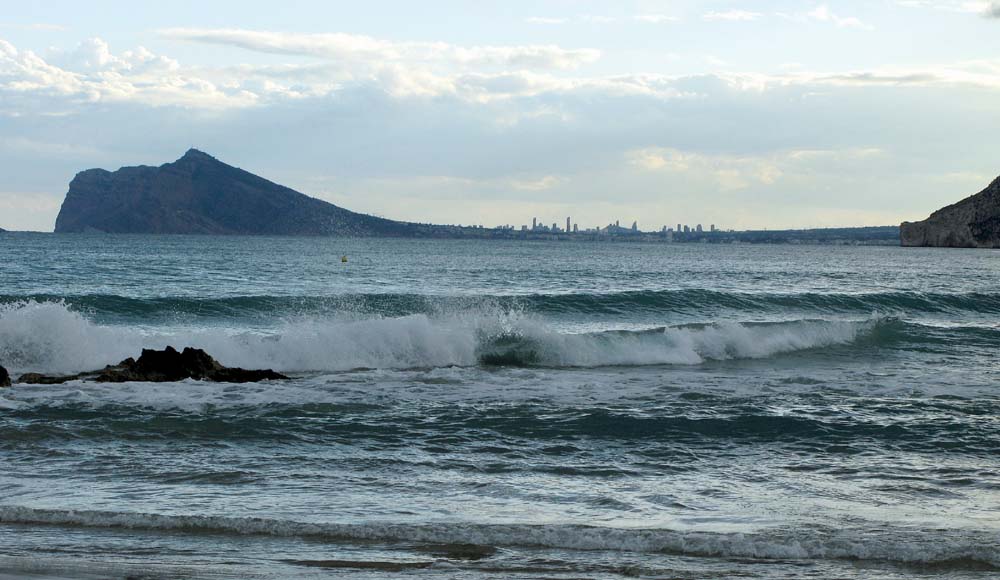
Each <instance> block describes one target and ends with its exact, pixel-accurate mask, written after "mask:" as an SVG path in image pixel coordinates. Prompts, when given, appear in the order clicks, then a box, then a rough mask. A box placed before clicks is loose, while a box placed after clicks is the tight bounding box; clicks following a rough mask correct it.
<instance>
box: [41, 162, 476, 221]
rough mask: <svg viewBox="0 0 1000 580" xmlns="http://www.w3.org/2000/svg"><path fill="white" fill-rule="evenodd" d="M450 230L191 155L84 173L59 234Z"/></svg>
mask: <svg viewBox="0 0 1000 580" xmlns="http://www.w3.org/2000/svg"><path fill="white" fill-rule="evenodd" d="M447 227H448V226H425V225H421V224H411V223H406V222H397V221H393V220H387V219H383V218H378V217H374V216H370V215H365V214H360V213H355V212H352V211H348V210H346V209H344V208H342V207H338V206H336V205H333V204H331V203H327V202H325V201H321V200H318V199H315V198H312V197H309V196H307V195H303V194H301V193H299V192H297V191H295V190H292V189H289V188H287V187H284V186H281V185H278V184H276V183H272V182H270V181H268V180H266V179H264V178H262V177H258V176H256V175H254V174H252V173H249V172H247V171H243V170H242V169H239V168H236V167H232V166H230V165H226V164H225V163H223V162H221V161H219V160H218V159H216V158H214V157H212V156H211V155H208V154H207V153H203V152H201V151H198V150H197V149H191V150H189V151H188V152H187V153H185V154H184V156H183V157H181V158H180V159H178V160H177V161H174V162H173V163H167V164H165V165H161V166H159V167H149V166H139V167H122V168H121V169H119V170H118V171H115V172H110V171H105V170H103V169H88V170H87V171H82V172H80V173H78V174H77V175H76V177H74V178H73V181H72V182H70V184H69V192H68V193H67V194H66V199H65V200H64V201H63V204H62V208H61V209H60V210H59V216H58V217H57V218H56V227H55V231H56V232H109V233H143V234H261V235H337V236H393V237H404V236H420V237H424V236H433V235H435V232H437V231H438V230H439V229H440V228H447ZM454 229H458V230H460V231H461V230H462V229H464V228H454Z"/></svg>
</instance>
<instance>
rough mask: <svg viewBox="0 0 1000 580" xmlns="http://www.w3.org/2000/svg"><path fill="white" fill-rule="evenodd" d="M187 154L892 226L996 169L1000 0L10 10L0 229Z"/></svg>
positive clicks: (814, 222)
mask: <svg viewBox="0 0 1000 580" xmlns="http://www.w3.org/2000/svg"><path fill="white" fill-rule="evenodd" d="M190 147H195V148H198V149H200V150H202V151H205V152H207V153H210V154H212V155H214V156H215V157H217V158H219V159H220V160H222V161H224V162H226V163H229V164H231V165H235V166H238V167H241V168H243V169H246V170H248V171H251V172H253V173H256V174H258V175H261V176H263V177H265V178H267V179H270V180H272V181H275V182H278V183H281V184H283V185H287V186H289V187H292V188H294V189H297V190H299V191H301V192H303V193H305V194H308V195H311V196H314V197H318V198H321V199H324V200H327V201H330V202H332V203H336V204H338V205H341V206H343V207H346V208H348V209H352V210H355V211H361V212H366V213H372V214H376V215H380V216H384V217H389V218H393V219H401V220H408V221H420V222H435V223H451V224H477V225H478V224H481V225H485V226H487V227H490V226H495V225H500V224H512V225H517V226H519V225H521V224H525V223H531V219H532V218H533V217H537V218H539V219H540V220H541V221H542V222H543V223H552V222H558V223H563V222H564V221H565V219H566V217H567V216H571V217H572V218H573V221H574V222H576V223H579V224H580V226H581V228H585V227H594V226H603V225H606V224H608V223H610V222H613V221H615V220H621V222H622V223H624V224H631V222H632V221H633V220H638V222H639V226H640V228H642V229H647V230H651V229H659V228H660V227H661V226H662V225H669V226H671V227H673V226H675V225H676V224H677V223H687V224H691V225H694V224H696V223H703V224H705V225H706V227H707V226H708V224H716V225H718V226H719V227H720V228H725V229H729V228H734V229H759V228H808V227H833V226H865V225H887V224H897V223H899V222H901V221H903V220H915V219H923V218H924V217H926V216H927V215H928V214H929V213H930V212H931V211H933V210H935V209H937V208H939V207H941V206H943V205H947V204H949V203H952V202H954V201H957V200H958V199H961V198H963V197H966V196H968V195H971V194H973V193H976V192H978V191H980V190H981V189H983V188H984V187H985V186H986V185H987V184H988V183H989V182H990V181H992V179H994V178H995V177H996V176H997V175H998V174H1000V1H992V0H987V1H966V0H842V1H826V2H816V1H805V0H767V1H764V0H742V1H740V0H728V1H723V0H638V1H616V2H598V1H584V0H531V1H520V0H506V1H503V2H499V1H498V2H486V1H484V2H467V1H433V0H425V1H423V2H409V1H406V2H403V1H398V2H389V1H383V0H368V1H366V2H340V1H314V2H307V1H300V0H283V1H282V2H280V3H276V2H254V1H249V0H240V1H228V0H220V1H211V2H209V1H205V0H199V1H188V0H174V1H172V2H169V3H151V2H142V3H137V2H111V1H100V0H92V1H89V2H77V1H75V0H73V1H65V0H46V1H45V2H7V1H5V2H4V7H3V10H0V228H5V229H12V230H37V231H51V230H52V228H53V225H54V222H55V218H56V215H57V213H58V211H59V206H60V204H61V203H62V199H63V197H64V196H65V194H66V190H67V189H68V184H69V182H70V180H71V179H72V178H73V176H74V175H75V174H76V173H77V172H79V171H82V170H84V169H88V168H92V167H103V168H105V169H109V170H114V169H117V168H118V167H121V166H125V165H160V164H163V163H167V162H170V161H173V160H175V159H177V158H178V157H180V156H181V155H183V153H184V152H185V151H186V150H187V149H188V148H190Z"/></svg>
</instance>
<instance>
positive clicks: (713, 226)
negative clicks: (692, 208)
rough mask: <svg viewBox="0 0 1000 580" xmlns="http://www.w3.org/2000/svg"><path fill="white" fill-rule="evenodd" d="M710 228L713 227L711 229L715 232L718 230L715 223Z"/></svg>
mask: <svg viewBox="0 0 1000 580" xmlns="http://www.w3.org/2000/svg"><path fill="white" fill-rule="evenodd" d="M710 229H711V230H712V231H713V232H715V231H717V230H716V229H715V224H712V225H711V228H710Z"/></svg>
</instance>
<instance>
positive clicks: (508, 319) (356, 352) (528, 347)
mask: <svg viewBox="0 0 1000 580" xmlns="http://www.w3.org/2000/svg"><path fill="white" fill-rule="evenodd" d="M879 324H882V319H878V318H873V319H868V320H862V321H822V320H816V321H808V320H803V321H794V322H782V323H770V324H739V323H733V322H727V323H716V324H708V325H694V326H685V327H666V328H657V329H649V330H641V331H605V332H591V333H566V332H560V331H558V330H557V329H556V328H555V327H554V326H552V325H551V324H550V323H547V322H546V321H544V320H541V319H537V318H533V317H530V316H526V315H523V314H521V313H516V312H515V313H511V312H509V311H502V310H499V309H490V308H480V309H475V310H471V311H466V312H459V313H455V314H448V315H440V316H434V317H431V316H429V315H426V314H414V315H409V316H401V317H396V318H366V319H358V318H337V317H330V318H306V319H299V320H292V321H286V322H284V323H283V324H282V325H281V326H280V327H279V328H278V329H277V330H275V331H270V332H250V331H246V330H239V329H235V330H234V329H227V328H220V327H208V328H206V327H200V328H193V329H190V328H174V329H162V328H158V329H155V330H141V329H137V328H131V327H121V326H112V325H103V324H98V323H95V322H94V321H92V320H90V319H88V318H87V317H85V316H83V315H82V314H80V313H79V312H76V311H74V310H73V309H71V308H70V307H68V306H67V305H66V304H64V303H62V302H34V301H27V302H20V303H9V304H6V305H3V306H0V360H3V361H4V364H5V365H7V366H8V367H10V368H11V369H12V370H14V371H20V372H24V371H28V370H31V371H42V372H73V371H82V370H89V369H95V368H100V367H103V366H104V365H107V364H113V363H116V362H118V361H119V360H122V359H124V358H126V357H129V356H135V355H136V354H137V353H138V352H139V350H140V349H142V348H163V347H165V346H167V345H172V346H175V347H183V346H193V347H197V348H203V349H205V350H206V351H208V352H209V353H211V354H212V355H213V356H215V357H216V358H217V359H219V361H220V362H222V363H223V364H226V365H232V366H242V367H250V368H260V367H270V368H274V369H277V370H281V371H286V372H310V371H343V370H351V369H358V368H375V369H398V368H422V367H445V366H474V365H478V364H487V365H520V366H535V365H537V366H555V367H598V366H614V365H622V366H629V365H695V364H700V363H703V362H705V361H707V360H727V359H741V358H765V357H770V356H774V355H777V354H782V353H791V352H796V351H802V350H808V349H816V348H823V347H829V346H833V345H841V344H849V343H851V342H854V341H855V340H857V339H858V338H859V337H860V336H862V335H865V334H866V333H869V332H870V331H871V330H872V329H873V328H876V327H877V326H878V325H879Z"/></svg>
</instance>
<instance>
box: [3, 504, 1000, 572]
mask: <svg viewBox="0 0 1000 580" xmlns="http://www.w3.org/2000/svg"><path fill="white" fill-rule="evenodd" d="M0 523H12V524H36V525H37V524H47V525H63V526H82V527H96V528H120V529H142V530H169V531H180V532H192V533H228V534H241V535H264V536H279V537H313V538H326V539H331V540H341V541H344V540H347V541H351V540H354V541H358V540H360V541H372V540H375V541H401V542H426V543H435V544H479V545H484V546H504V547H542V548H558V549H570V550H607V551H620V552H645V553H653V552H672V553H681V554H692V555H701V556H722V557H750V558H764V559H862V560H885V561H894V562H923V563H933V562H953V561H958V560H972V561H976V562H981V563H985V564H989V565H991V566H1000V544H998V543H997V538H996V536H995V535H993V534H991V532H988V531H971V530H961V529H951V530H949V529H936V530H919V529H909V528H886V527H884V526H883V527H875V528H853V529H842V530H836V531H834V530H829V529H816V528H803V529H786V528H782V529H775V530H765V531H759V532H755V533H714V532H703V531H691V530H670V529H632V528H614V527H604V526H582V525H571V524H546V525H532V524H480V523H429V524H402V523H385V522H371V523H353V524H338V523H308V522H298V521H291V520H281V519H269V518H238V517H223V516H199V515H163V514H148V513H131V512H107V511H72V510H57V509H36V508H29V507H22V506H0Z"/></svg>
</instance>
